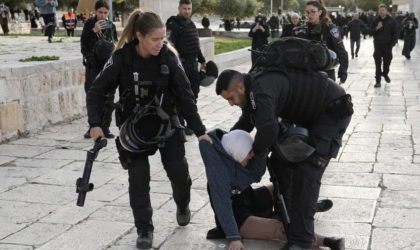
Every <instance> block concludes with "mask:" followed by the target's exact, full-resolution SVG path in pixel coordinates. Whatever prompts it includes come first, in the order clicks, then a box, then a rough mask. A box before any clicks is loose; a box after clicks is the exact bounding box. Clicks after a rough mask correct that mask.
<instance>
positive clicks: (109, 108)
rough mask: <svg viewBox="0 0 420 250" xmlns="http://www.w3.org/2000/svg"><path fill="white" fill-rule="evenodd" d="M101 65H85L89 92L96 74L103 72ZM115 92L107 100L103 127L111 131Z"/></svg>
mask: <svg viewBox="0 0 420 250" xmlns="http://www.w3.org/2000/svg"><path fill="white" fill-rule="evenodd" d="M101 69H102V68H100V67H94V66H87V67H85V70H86V71H85V93H87V92H88V91H89V89H90V87H91V86H92V84H93V81H94V80H95V78H96V76H97V75H98V74H99V72H101ZM114 95H115V92H114V93H109V94H108V95H107V99H106V101H105V106H104V109H103V116H102V124H101V128H102V130H103V131H104V132H109V126H111V122H112V112H113V111H114Z"/></svg>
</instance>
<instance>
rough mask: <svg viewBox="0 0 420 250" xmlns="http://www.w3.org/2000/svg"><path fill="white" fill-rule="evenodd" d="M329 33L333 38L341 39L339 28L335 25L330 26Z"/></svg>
mask: <svg viewBox="0 0 420 250" xmlns="http://www.w3.org/2000/svg"><path fill="white" fill-rule="evenodd" d="M330 33H331V35H332V36H333V37H334V38H335V39H337V40H341V35H340V30H339V29H338V28H337V27H332V28H331V29H330Z"/></svg>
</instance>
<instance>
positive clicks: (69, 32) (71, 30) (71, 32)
mask: <svg viewBox="0 0 420 250" xmlns="http://www.w3.org/2000/svg"><path fill="white" fill-rule="evenodd" d="M66 30H67V36H74V29H66Z"/></svg>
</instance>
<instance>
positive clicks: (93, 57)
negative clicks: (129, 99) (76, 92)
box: [80, 17, 118, 133]
mask: <svg viewBox="0 0 420 250" xmlns="http://www.w3.org/2000/svg"><path fill="white" fill-rule="evenodd" d="M97 21H98V20H97V19H96V17H93V18H90V19H88V20H87V21H86V23H85V25H84V26H83V31H82V36H81V37H80V43H81V50H82V55H83V64H84V65H85V70H86V71H85V92H86V93H87V92H88V91H89V89H90V87H91V86H92V83H93V81H94V80H95V77H96V76H97V75H98V73H99V72H100V71H101V70H102V68H103V67H104V65H105V63H106V61H107V60H108V58H103V57H102V56H101V55H97V53H95V44H97V42H98V41H99V40H100V39H99V37H98V35H97V34H96V33H95V32H93V27H95V23H96V22H97ZM102 34H103V35H104V37H103V39H105V40H107V41H111V42H116V41H117V40H118V38H117V29H116V27H115V25H114V24H113V23H112V26H110V27H107V28H106V29H104V30H102ZM114 94H115V93H114V92H112V93H109V95H108V100H107V103H106V106H105V107H104V109H105V112H103V114H104V117H103V120H102V125H101V127H102V129H103V130H104V132H106V133H109V126H110V124H111V121H112V111H113V109H114Z"/></svg>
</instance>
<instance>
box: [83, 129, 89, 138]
mask: <svg viewBox="0 0 420 250" xmlns="http://www.w3.org/2000/svg"><path fill="white" fill-rule="evenodd" d="M83 137H84V138H85V139H90V128H89V129H88V130H87V131H86V133H84V134H83Z"/></svg>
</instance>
